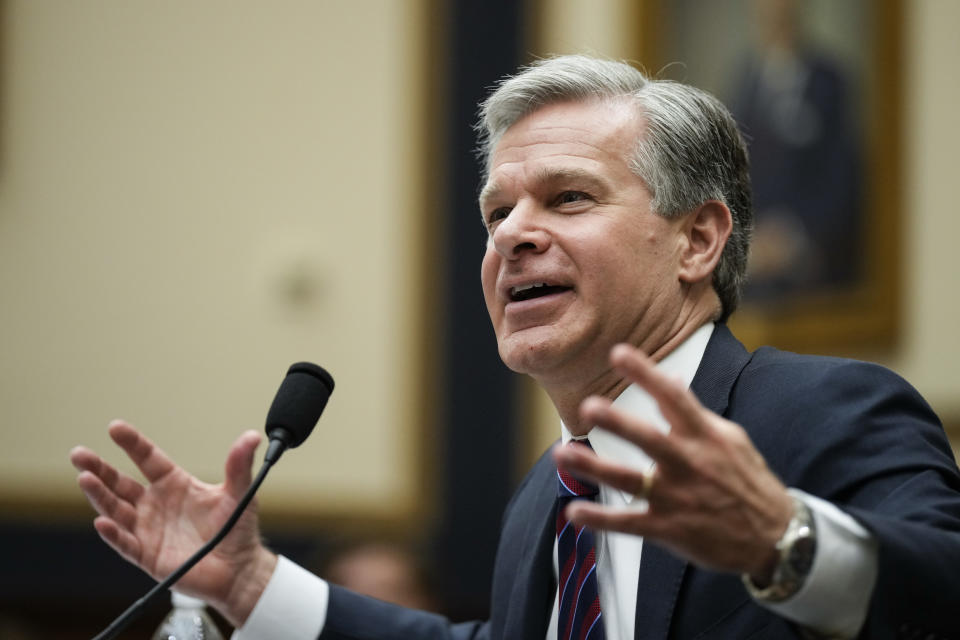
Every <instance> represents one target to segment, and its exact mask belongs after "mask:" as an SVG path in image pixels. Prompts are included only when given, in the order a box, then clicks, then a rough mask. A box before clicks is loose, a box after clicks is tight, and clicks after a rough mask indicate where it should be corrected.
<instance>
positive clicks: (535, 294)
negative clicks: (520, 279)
mask: <svg viewBox="0 0 960 640" xmlns="http://www.w3.org/2000/svg"><path fill="white" fill-rule="evenodd" d="M569 290H570V287H561V286H558V285H552V284H547V283H546V282H531V283H530V284H523V285H520V286H517V287H510V301H511V302H523V301H524V300H532V299H534V298H542V297H543V296H549V295H551V294H553V293H561V292H563V291H569Z"/></svg>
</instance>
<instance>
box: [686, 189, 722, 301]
mask: <svg viewBox="0 0 960 640" xmlns="http://www.w3.org/2000/svg"><path fill="white" fill-rule="evenodd" d="M732 230H733V217H732V216H731V215H730V209H728V208H727V205H725V204H723V203H722V202H719V201H717V200H708V201H707V202H705V203H703V204H702V205H700V207H699V208H697V209H695V210H694V211H692V212H691V213H689V214H687V216H686V218H685V219H684V221H683V242H684V245H683V247H682V249H681V254H680V273H679V276H680V281H681V282H684V283H687V284H695V283H697V282H701V281H703V280H707V281H709V280H711V279H712V278H713V270H714V269H716V267H717V263H718V262H720V255H721V254H722V253H723V248H724V247H725V246H727V238H729V237H730V232H731V231H732Z"/></svg>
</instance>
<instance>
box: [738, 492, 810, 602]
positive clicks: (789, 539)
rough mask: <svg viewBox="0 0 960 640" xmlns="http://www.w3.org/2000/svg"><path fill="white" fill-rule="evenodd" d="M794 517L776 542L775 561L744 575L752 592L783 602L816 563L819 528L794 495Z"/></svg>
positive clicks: (799, 585) (745, 584)
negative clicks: (814, 562)
mask: <svg viewBox="0 0 960 640" xmlns="http://www.w3.org/2000/svg"><path fill="white" fill-rule="evenodd" d="M792 500H793V505H794V511H793V517H792V518H791V519H790V522H789V524H788V525H787V527H786V530H785V531H784V533H783V535H782V536H781V537H780V539H779V540H778V541H777V543H776V544H775V545H774V550H773V551H774V556H773V562H772V563H770V562H769V559H768V564H766V565H765V566H764V567H763V568H762V569H760V570H758V571H751V572H749V573H745V574H743V576H742V579H743V584H744V586H746V588H747V591H748V592H749V593H750V595H751V596H753V597H754V598H756V599H758V600H765V601H767V602H780V601H783V600H786V599H787V598H789V597H791V596H793V595H794V594H796V593H797V592H798V591H799V590H800V589H801V588H802V587H803V585H804V583H805V581H806V578H807V575H809V573H810V570H811V568H812V567H813V559H814V556H815V555H816V551H817V528H816V521H815V520H814V517H813V513H812V512H811V511H810V509H809V508H808V507H807V505H806V504H805V503H804V502H803V501H802V500H801V499H799V498H797V497H795V496H793V497H792Z"/></svg>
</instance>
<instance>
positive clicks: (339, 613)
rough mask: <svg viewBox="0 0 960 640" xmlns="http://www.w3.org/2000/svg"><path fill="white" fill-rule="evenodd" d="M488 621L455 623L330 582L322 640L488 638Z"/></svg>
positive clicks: (461, 639)
mask: <svg viewBox="0 0 960 640" xmlns="http://www.w3.org/2000/svg"><path fill="white" fill-rule="evenodd" d="M488 638H489V632H488V624H487V623H486V622H479V621H477V622H464V623H459V624H454V623H452V622H450V621H449V620H448V619H446V618H444V617H443V616H440V615H437V614H434V613H428V612H426V611H417V610H414V609H407V608H405V607H400V606H397V605H394V604H389V603H386V602H381V601H380V600H377V599H375V598H370V597H367V596H363V595H360V594H357V593H353V592H352V591H349V590H347V589H344V588H343V587H338V586H336V585H330V603H329V605H328V609H327V622H326V625H325V626H324V629H323V632H322V633H321V634H320V640H488Z"/></svg>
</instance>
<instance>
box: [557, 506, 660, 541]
mask: <svg viewBox="0 0 960 640" xmlns="http://www.w3.org/2000/svg"><path fill="white" fill-rule="evenodd" d="M566 516H567V519H568V520H569V521H570V522H572V523H574V524H576V525H578V526H580V525H585V526H586V527H588V528H590V529H595V530H605V531H621V532H623V533H631V534H633V535H638V536H645V537H647V536H649V537H655V536H656V535H657V533H658V531H657V518H656V516H654V515H652V514H650V513H649V512H643V511H640V510H638V509H636V508H632V509H630V508H611V507H605V506H602V505H599V504H596V503H593V502H588V501H586V500H575V501H573V502H572V503H570V505H569V506H568V507H567V511H566Z"/></svg>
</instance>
